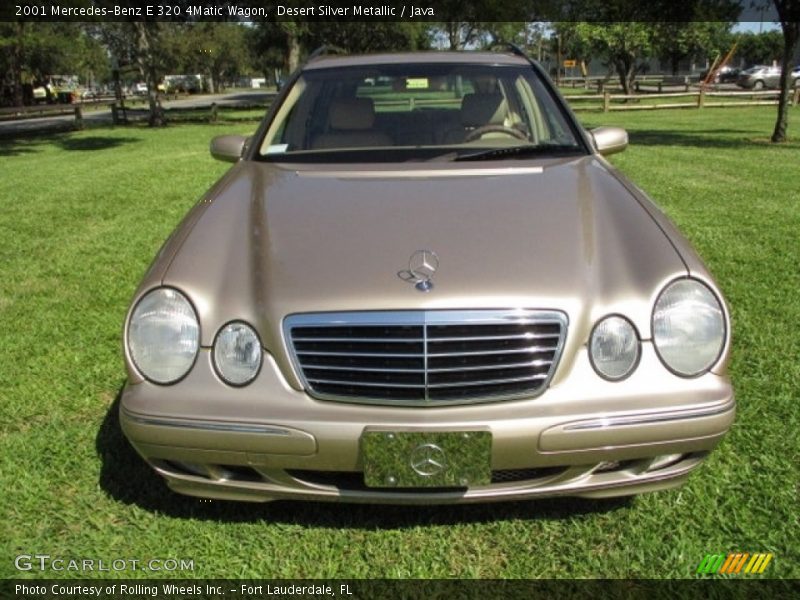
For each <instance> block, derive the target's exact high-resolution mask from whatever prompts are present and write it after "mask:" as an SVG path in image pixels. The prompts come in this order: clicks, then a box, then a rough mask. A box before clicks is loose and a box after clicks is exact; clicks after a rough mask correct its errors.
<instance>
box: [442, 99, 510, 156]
mask: <svg viewBox="0 0 800 600" xmlns="http://www.w3.org/2000/svg"><path fill="white" fill-rule="evenodd" d="M460 117H461V127H458V128H456V129H451V130H450V131H448V132H446V133H445V135H444V138H443V143H446V144H447V143H449V144H453V143H460V142H463V141H464V139H465V138H466V137H467V135H469V133H470V132H471V131H473V130H475V129H477V128H478V127H483V126H485V125H504V124H505V120H506V118H507V117H508V104H507V103H506V99H505V98H503V95H502V94H467V95H466V96H464V98H463V99H462V100H461V112H460Z"/></svg>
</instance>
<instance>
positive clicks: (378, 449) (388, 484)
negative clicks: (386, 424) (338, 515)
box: [361, 429, 492, 488]
mask: <svg viewBox="0 0 800 600" xmlns="http://www.w3.org/2000/svg"><path fill="white" fill-rule="evenodd" d="M361 458H362V460H363V467H364V484H365V485H366V486H367V487H371V488H466V487H470V486H481V485H488V484H489V483H491V479H492V470H491V469H492V467H491V458H492V434H491V432H490V431H488V430H464V431H408V430H406V431H398V430H385V429H367V430H365V431H364V433H363V434H362V436H361Z"/></svg>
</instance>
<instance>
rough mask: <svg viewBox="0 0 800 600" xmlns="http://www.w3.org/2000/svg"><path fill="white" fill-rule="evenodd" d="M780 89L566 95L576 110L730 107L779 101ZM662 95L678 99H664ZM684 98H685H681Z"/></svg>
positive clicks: (799, 93)
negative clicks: (665, 100) (664, 100)
mask: <svg viewBox="0 0 800 600" xmlns="http://www.w3.org/2000/svg"><path fill="white" fill-rule="evenodd" d="M779 95H780V92H779V91H778V90H770V91H766V92H756V91H752V92H748V91H744V92H712V91H706V90H703V89H700V90H697V91H692V92H670V93H663V94H612V93H610V92H608V91H606V92H603V93H602V94H574V95H573V94H570V95H567V96H566V99H567V101H568V102H569V103H570V106H571V107H572V110H574V111H581V110H595V111H602V112H610V111H615V110H658V109H663V108H727V107H734V106H769V105H777V103H778V98H779ZM662 99H668V100H675V101H674V102H669V101H668V102H660V100H662ZM678 99H683V101H677V100H678ZM790 102H791V104H792V106H797V105H798V104H800V88H795V89H794V90H793V91H792V94H791V100H790Z"/></svg>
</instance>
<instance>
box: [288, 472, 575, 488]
mask: <svg viewBox="0 0 800 600" xmlns="http://www.w3.org/2000/svg"><path fill="white" fill-rule="evenodd" d="M566 470H567V468H566V467H539V468H535V469H507V470H498V471H492V481H491V483H492V484H502V483H521V482H528V481H535V480H537V479H548V480H550V479H552V478H553V477H555V476H556V475H560V474H561V473H563V472H564V471H566ZM286 472H287V473H288V474H289V475H291V476H292V477H294V478H295V479H298V480H300V481H302V482H304V483H310V484H313V485H328V486H331V487H336V488H339V489H340V490H351V491H377V490H380V491H386V490H391V491H394V492H414V493H421V492H422V493H424V492H441V491H443V490H452V489H456V490H457V489H463V488H393V487H386V488H370V487H367V486H366V485H365V484H364V474H363V473H361V472H356V471H313V470H309V469H290V470H287V471H286Z"/></svg>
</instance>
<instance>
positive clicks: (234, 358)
mask: <svg viewBox="0 0 800 600" xmlns="http://www.w3.org/2000/svg"><path fill="white" fill-rule="evenodd" d="M214 365H215V366H216V368H217V372H218V373H219V375H220V377H222V379H224V380H225V381H226V382H227V383H229V384H231V385H246V384H248V383H250V382H251V381H252V380H253V379H254V378H255V376H256V375H258V371H259V369H260V368H261V342H260V341H259V339H258V335H256V332H255V331H254V330H253V328H252V327H250V326H249V325H247V324H246V323H239V322H237V323H228V324H227V325H225V327H223V328H222V329H220V331H219V333H218V334H217V339H216V340H215V341H214Z"/></svg>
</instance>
